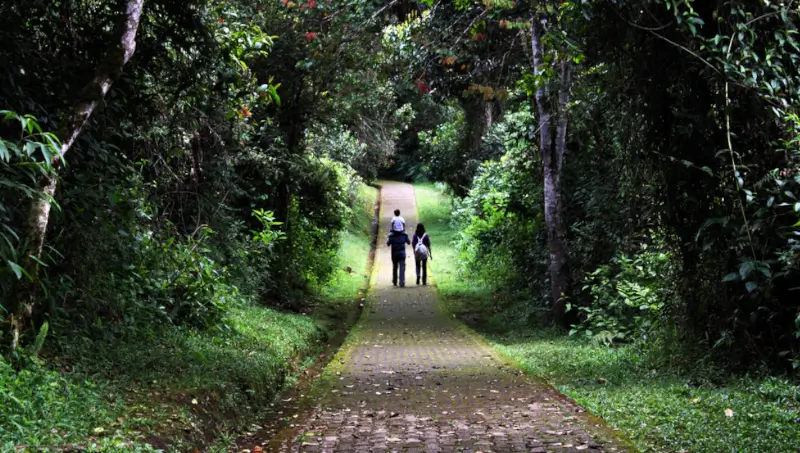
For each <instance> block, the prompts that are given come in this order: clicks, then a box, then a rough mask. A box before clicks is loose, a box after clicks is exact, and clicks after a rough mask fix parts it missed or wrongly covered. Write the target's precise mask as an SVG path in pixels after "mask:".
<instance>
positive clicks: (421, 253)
mask: <svg viewBox="0 0 800 453" xmlns="http://www.w3.org/2000/svg"><path fill="white" fill-rule="evenodd" d="M427 235H428V233H425V234H423V235H422V237H421V238H418V239H417V246H416V248H414V257H415V258H416V259H418V260H420V261H422V260H426V259H428V256H429V253H428V247H425V244H423V243H422V241H423V239H425V236H427Z"/></svg>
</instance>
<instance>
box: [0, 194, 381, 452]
mask: <svg viewBox="0 0 800 453" xmlns="http://www.w3.org/2000/svg"><path fill="white" fill-rule="evenodd" d="M360 195H361V197H360V198H361V199H360V200H359V204H358V208H357V209H355V213H354V216H353V220H352V223H351V225H350V227H349V228H348V229H347V231H345V232H344V233H343V241H342V246H341V250H340V252H339V259H340V261H341V265H342V267H344V266H349V267H351V268H352V272H351V273H348V272H345V271H344V270H341V271H340V272H339V273H338V275H337V276H336V278H334V280H333V281H332V282H331V283H330V285H329V286H328V287H326V288H324V289H323V291H322V296H323V300H321V301H319V302H318V303H317V304H316V305H315V311H314V313H312V314H311V315H308V316H307V315H302V314H294V313H284V312H280V311H277V310H273V309H270V308H265V307H258V306H245V307H238V308H234V309H233V310H232V311H231V312H229V313H228V314H227V316H226V319H225V323H223V325H222V326H221V327H220V328H217V329H213V330H209V331H196V330H191V329H183V328H178V327H162V328H154V329H150V330H141V329H139V330H136V331H131V332H130V333H127V334H125V335H122V336H121V337H119V336H118V337H109V338H107V339H105V340H98V339H97V338H82V337H80V336H76V337H74V338H70V339H67V340H66V341H64V342H63V345H62V349H61V352H60V354H59V355H58V356H57V357H49V358H48V361H47V363H46V366H45V364H42V365H41V366H35V367H30V368H29V369H26V370H25V371H23V372H21V373H17V372H15V371H14V370H12V369H11V367H10V366H8V365H7V364H6V363H4V362H2V359H0V451H7V450H11V449H12V448H13V447H14V446H19V445H27V446H29V447H31V448H32V449H33V448H34V447H37V446H50V447H52V446H64V445H80V446H81V447H83V448H85V449H86V450H88V451H104V452H111V451H131V452H135V451H152V447H151V446H150V445H148V444H152V445H153V446H155V447H164V448H165V450H166V451H191V450H193V449H195V448H201V449H204V451H211V450H208V448H209V447H210V448H212V450H214V451H216V450H218V451H227V448H226V445H225V444H226V439H227V438H229V437H231V436H234V435H235V434H236V433H238V432H241V431H242V430H244V429H246V428H248V427H249V426H250V425H252V424H254V423H258V422H259V421H260V416H261V414H262V413H264V411H265V409H266V408H268V407H269V405H270V403H272V402H273V400H274V398H275V396H276V395H277V394H278V393H279V392H280V391H281V390H283V389H285V388H287V387H289V386H291V385H293V384H294V383H295V382H296V376H297V375H298V374H299V373H300V372H301V371H302V370H303V369H304V368H305V367H307V366H308V365H310V364H311V363H312V358H313V357H316V356H317V354H318V353H319V352H320V351H321V350H322V349H323V348H324V347H325V342H326V340H328V339H329V337H330V336H331V335H332V334H333V332H334V330H337V329H341V328H342V324H343V319H342V318H343V316H344V314H343V313H342V312H343V311H346V310H349V309H351V308H352V305H348V306H347V307H346V308H345V307H344V304H345V303H346V302H351V301H352V300H353V298H354V297H355V296H356V293H357V291H358V290H359V288H361V287H362V286H364V285H365V282H366V281H367V279H365V278H364V275H365V274H366V273H367V263H368V259H367V258H368V255H369V251H370V238H371V233H372V228H371V223H372V218H373V215H374V203H375V200H376V197H377V190H376V189H374V188H372V187H367V186H363V187H362V188H361V190H360ZM215 445H216V447H214V446H215Z"/></svg>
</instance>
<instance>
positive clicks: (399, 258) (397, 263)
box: [386, 231, 411, 287]
mask: <svg viewBox="0 0 800 453" xmlns="http://www.w3.org/2000/svg"><path fill="white" fill-rule="evenodd" d="M406 244H411V241H409V240H408V235H407V234H406V232H405V231H393V232H392V233H391V234H389V237H388V238H387V239H386V245H388V246H390V247H391V248H392V284H393V285H394V286H397V271H398V270H399V271H400V287H403V286H406Z"/></svg>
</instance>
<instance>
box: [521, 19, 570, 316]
mask: <svg viewBox="0 0 800 453" xmlns="http://www.w3.org/2000/svg"><path fill="white" fill-rule="evenodd" d="M546 23H547V22H546V20H543V19H542V18H541V17H538V16H533V17H531V25H530V34H531V51H532V52H531V57H532V58H531V59H532V64H533V73H534V76H535V77H536V80H537V82H536V83H537V86H536V91H535V93H534V103H535V104H536V106H535V107H536V111H537V113H538V122H539V152H540V154H541V156H542V166H543V174H544V217H545V223H546V224H547V243H548V248H549V250H550V290H551V298H552V301H553V315H554V316H555V318H556V321H557V322H558V323H559V324H562V325H563V324H565V323H566V320H565V308H566V301H565V298H564V297H565V296H566V293H567V290H568V288H569V270H568V269H569V268H568V260H567V258H568V254H567V230H566V222H565V221H564V216H563V210H562V199H563V196H562V190H561V169H562V167H563V165H564V153H565V152H566V142H567V123H568V120H569V118H568V112H567V103H568V102H569V81H570V61H569V59H568V58H567V56H566V55H565V54H564V53H563V52H559V51H555V52H554V58H553V61H554V62H555V65H556V68H555V73H556V76H555V79H554V80H553V81H550V80H548V79H547V75H546V71H547V69H548V68H546V63H545V58H544V54H545V49H544V48H543V46H544V43H543V39H542V38H543V37H544V27H545V26H546ZM554 93H555V96H554V95H553V94H554ZM554 110H555V111H554Z"/></svg>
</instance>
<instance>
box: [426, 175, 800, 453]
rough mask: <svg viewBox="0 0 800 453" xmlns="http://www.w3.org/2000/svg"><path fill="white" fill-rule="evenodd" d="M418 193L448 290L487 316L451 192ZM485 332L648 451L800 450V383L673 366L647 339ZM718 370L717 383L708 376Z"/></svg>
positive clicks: (448, 297) (443, 289) (460, 304)
mask: <svg viewBox="0 0 800 453" xmlns="http://www.w3.org/2000/svg"><path fill="white" fill-rule="evenodd" d="M416 191H417V206H418V210H419V216H420V219H422V220H423V221H425V222H426V226H427V227H428V229H429V230H432V232H431V237H432V239H435V238H437V237H438V238H440V239H439V240H438V241H437V242H435V244H436V245H435V247H438V250H439V253H440V256H441V255H442V254H444V258H445V259H439V260H437V261H434V262H432V263H431V264H432V268H433V269H434V271H435V276H436V282H437V285H438V287H439V293H440V295H441V296H442V297H443V298H444V300H445V303H447V304H448V307H449V308H451V309H453V310H454V311H456V312H458V311H459V309H462V308H464V307H470V308H469V309H468V311H469V312H470V313H475V312H480V310H476V309H475V306H476V305H479V304H481V303H482V304H484V305H491V304H492V301H491V300H490V299H489V298H488V293H487V291H486V290H485V289H478V290H472V292H470V291H471V289H470V284H469V283H467V282H463V281H457V280H458V278H457V272H456V271H457V269H456V263H457V261H456V260H457V257H458V253H457V250H454V249H453V246H452V244H449V243H446V242H445V241H448V240H449V241H452V239H454V238H455V237H456V234H457V232H456V231H454V230H453V228H452V226H451V225H450V222H449V221H447V220H448V219H449V217H450V212H449V206H450V202H449V200H448V199H447V196H446V195H444V194H443V193H442V192H441V191H440V190H438V189H437V188H435V187H434V186H432V185H417V186H416ZM429 224H430V226H428V225H429ZM487 311H488V310H487ZM470 324H471V325H476V322H475V320H470ZM477 325H478V330H479V331H480V330H481V329H480V324H479V323H478V324H477ZM482 333H483V334H484V335H486V336H487V339H488V340H489V342H490V344H492V345H493V346H494V347H495V348H496V349H497V350H499V351H500V352H501V353H502V354H503V355H505V356H506V357H507V358H509V359H510V360H511V361H512V362H515V363H516V364H517V365H518V366H519V367H520V368H522V369H524V370H525V371H526V372H528V373H530V374H533V375H536V376H538V377H541V378H544V379H546V380H547V381H548V382H550V383H551V384H552V385H553V386H554V387H556V388H557V389H558V390H559V391H561V392H562V393H564V394H566V395H568V396H569V397H571V398H573V399H574V400H576V401H577V402H578V403H579V404H581V405H583V406H584V407H586V408H587V409H588V410H589V411H590V412H592V413H593V414H595V415H597V416H600V417H602V418H603V419H605V420H606V421H607V422H608V423H609V424H610V425H612V426H615V427H617V428H619V429H621V430H622V431H624V432H625V433H626V434H627V435H628V436H629V437H630V438H631V439H632V440H633V442H634V444H635V445H636V447H637V448H638V449H640V450H641V451H644V452H661V451H692V452H708V453H718V452H723V451H728V452H789V451H800V412H799V411H798V410H799V408H800V388H798V386H797V385H796V384H795V383H793V382H790V381H788V380H786V379H782V378H776V377H754V376H753V377H741V376H739V377H735V376H725V375H722V376H721V375H720V374H719V372H714V371H698V370H685V369H668V368H665V367H661V366H658V365H656V363H657V360H654V359H653V356H652V355H650V354H648V353H647V352H646V351H645V350H644V349H643V348H642V347H641V345H627V346H622V347H611V348H609V347H605V346H602V345H598V344H592V343H588V342H586V340H583V339H578V338H570V337H567V336H565V335H564V334H563V333H561V332H558V331H555V330H549V329H542V328H533V327H532V328H525V329H521V330H516V331H505V332H496V331H492V333H487V331H485V330H484V331H482ZM652 353H653V354H656V355H657V354H658V351H657V350H656V351H655V352H652ZM709 372H712V373H716V374H715V376H714V379H707V378H706V377H707V376H706V373H709Z"/></svg>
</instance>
